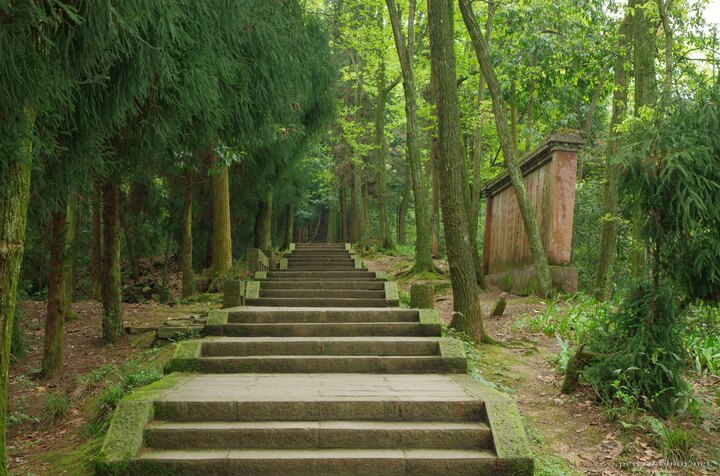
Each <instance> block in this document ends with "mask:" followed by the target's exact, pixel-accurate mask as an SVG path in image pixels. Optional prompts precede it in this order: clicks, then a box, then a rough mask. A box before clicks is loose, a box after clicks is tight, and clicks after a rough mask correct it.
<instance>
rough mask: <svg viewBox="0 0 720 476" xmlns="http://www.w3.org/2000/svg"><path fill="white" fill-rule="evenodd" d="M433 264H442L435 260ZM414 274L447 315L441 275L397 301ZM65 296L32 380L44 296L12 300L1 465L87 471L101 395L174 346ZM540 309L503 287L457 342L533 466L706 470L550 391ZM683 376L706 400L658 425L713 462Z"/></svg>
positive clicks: (203, 305)
mask: <svg viewBox="0 0 720 476" xmlns="http://www.w3.org/2000/svg"><path fill="white" fill-rule="evenodd" d="M366 263H367V264H368V266H369V268H370V269H372V270H377V271H388V272H389V273H390V277H391V279H392V276H393V275H394V274H396V273H398V272H402V271H404V270H406V269H407V268H409V266H410V264H411V262H410V260H409V259H408V258H407V257H393V256H385V255H377V256H374V257H370V258H367V259H366ZM436 264H437V265H438V267H439V268H440V269H441V270H444V271H445V273H447V264H446V263H443V262H440V261H438V262H436ZM176 280H177V276H173V279H172V280H171V283H173V286H171V288H173V289H174V288H177V286H175V285H174V284H175V283H174V281H176ZM419 280H422V281H425V282H427V281H432V282H434V284H435V285H436V289H437V294H436V303H435V306H436V308H437V309H438V310H439V311H440V314H441V317H442V318H443V320H444V321H445V322H446V323H449V321H450V316H451V313H452V293H451V290H450V285H449V281H448V278H447V275H444V276H436V275H428V276H415V277H412V278H401V279H400V282H399V285H400V289H401V301H402V300H403V299H406V298H407V295H406V294H404V293H406V292H407V291H409V287H410V284H411V283H412V282H414V281H419ZM174 291H175V292H177V289H174ZM206 296H207V295H201V297H203V298H204V297H206ZM498 296H499V291H497V290H495V291H489V292H484V293H482V295H481V300H482V304H483V308H484V315H485V316H488V315H489V313H490V309H491V307H492V306H493V304H494V303H495V300H496V299H497V297H498ZM210 297H211V298H213V299H215V301H213V300H209V301H208V302H193V303H184V304H177V305H172V306H168V305H164V304H158V303H155V302H152V301H150V302H147V303H141V304H125V305H124V311H125V321H126V322H132V323H135V324H136V325H143V326H156V325H160V324H162V322H163V321H165V320H166V319H169V318H172V317H177V316H181V315H186V314H195V313H199V312H202V311H204V310H207V309H210V308H212V307H217V305H218V304H217V295H215V296H210ZM201 301H203V299H201ZM73 307H74V309H75V311H76V312H77V314H78V319H77V320H75V321H72V322H68V323H67V324H66V342H65V368H64V370H63V372H62V374H61V375H59V376H58V377H56V378H53V379H50V380H41V379H39V378H38V377H37V370H38V369H39V367H40V361H41V357H42V335H43V325H44V320H45V312H46V304H45V303H44V302H40V301H28V302H25V303H24V305H23V308H24V309H23V310H24V317H23V320H22V327H23V330H24V332H25V337H26V341H27V343H28V353H27V356H26V357H24V358H23V359H21V360H20V361H19V362H17V363H15V364H14V365H12V366H11V369H10V409H9V410H10V418H9V422H10V432H9V440H8V450H9V457H10V461H9V463H10V474H14V475H39V474H53V475H54V474H68V475H87V474H92V464H91V463H92V457H93V455H94V454H95V453H96V452H97V450H98V449H99V445H100V444H101V441H102V440H101V437H102V434H103V431H104V430H103V428H104V426H103V425H106V424H107V420H108V415H109V413H110V411H111V407H112V403H113V402H116V401H117V400H118V399H119V398H120V397H121V396H122V395H123V394H124V393H126V392H127V391H129V390H131V389H132V388H134V387H135V386H140V385H142V384H144V383H149V381H152V380H153V379H156V378H160V377H161V375H162V365H163V364H164V363H165V362H166V361H167V360H168V359H169V358H170V357H171V355H172V352H173V349H174V345H164V346H159V347H153V346H152V345H151V344H152V341H153V335H152V334H140V335H124V336H123V337H122V338H121V339H120V340H119V341H118V342H117V343H116V344H114V345H111V346H103V345H101V342H100V334H101V330H100V329H101V321H100V318H101V305H100V304H99V303H97V302H95V301H83V302H79V303H76V304H74V306H73ZM546 308H547V306H546V303H545V302H543V301H542V300H540V299H538V298H533V297H529V298H528V297H525V298H524V297H519V296H513V295H510V296H508V305H507V308H506V311H505V313H504V315H503V316H502V317H500V318H490V317H486V319H485V325H486V327H487V329H488V331H489V333H490V334H491V335H492V336H493V337H494V338H495V339H496V340H498V341H499V345H491V346H480V347H477V346H473V345H471V344H469V343H466V350H468V351H469V353H468V356H469V360H470V367H471V372H472V373H473V375H474V376H475V377H476V378H478V379H480V380H483V381H485V382H486V383H488V384H490V385H492V386H495V387H496V388H498V389H499V390H501V391H504V392H507V393H508V394H510V395H511V396H512V398H513V399H515V401H516V402H517V403H518V406H519V408H520V411H521V413H522V414H523V416H524V418H525V423H526V427H527V430H528V433H529V436H530V440H531V444H532V447H533V451H534V452H535V456H536V461H537V471H536V474H538V475H548V476H549V475H553V476H555V475H558V476H559V475H576V474H587V475H621V474H638V473H641V474H688V475H690V474H715V473H713V472H712V471H713V469H711V468H710V467H707V466H694V467H688V468H684V469H683V468H679V467H667V466H662V464H663V461H664V459H663V456H662V454H661V452H660V450H659V448H658V447H657V446H656V443H657V438H656V437H655V436H654V435H653V434H652V433H651V432H650V430H649V429H648V428H647V425H644V424H643V423H642V419H641V418H629V417H628V416H626V415H620V416H618V417H616V418H614V419H612V420H611V419H609V417H608V414H607V412H606V410H605V408H604V407H603V406H602V405H600V404H599V403H598V402H597V399H596V398H595V395H594V394H593V392H592V390H591V389H590V388H589V386H582V387H581V388H580V390H579V392H577V393H576V394H574V395H569V396H568V395H562V394H561V393H560V386H561V384H562V374H561V373H560V372H558V370H557V368H556V367H557V362H556V359H557V355H558V354H559V353H560V352H561V351H562V347H561V345H560V343H559V341H558V340H557V339H556V338H554V337H548V336H546V335H545V334H543V333H533V332H528V331H527V330H526V329H525V328H523V326H518V325H517V324H518V323H519V322H522V321H523V319H527V317H528V316H533V315H537V314H542V313H544V312H545V310H546ZM691 377H692V376H689V378H691ZM692 384H693V390H694V392H695V393H696V394H697V395H700V396H702V398H703V401H704V402H705V403H706V409H705V411H704V413H703V416H702V421H697V422H696V421H694V420H692V419H689V418H675V419H673V421H672V422H668V425H669V426H670V425H672V427H673V428H683V429H686V430H687V431H689V432H692V433H696V435H697V442H696V443H695V445H694V449H693V451H692V457H693V460H694V461H696V462H697V463H707V462H711V461H718V460H720V450H719V449H718V448H720V433H719V432H718V430H717V429H718V428H719V427H720V410H718V404H719V403H720V380H719V379H716V378H715V379H713V378H712V377H709V378H705V379H697V378H695V379H694V380H693V381H692ZM715 468H717V467H715ZM715 470H716V469H715Z"/></svg>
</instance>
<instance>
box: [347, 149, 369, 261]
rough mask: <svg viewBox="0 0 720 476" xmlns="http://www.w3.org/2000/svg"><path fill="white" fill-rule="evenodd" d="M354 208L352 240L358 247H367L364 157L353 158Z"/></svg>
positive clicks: (351, 213) (362, 248)
mask: <svg viewBox="0 0 720 476" xmlns="http://www.w3.org/2000/svg"><path fill="white" fill-rule="evenodd" d="M351 204H352V210H351V211H350V241H352V242H353V243H355V245H356V247H357V249H359V250H361V251H364V250H366V249H367V236H368V232H367V224H366V223H365V206H364V205H365V202H364V200H363V182H362V159H357V160H353V188H352V200H351Z"/></svg>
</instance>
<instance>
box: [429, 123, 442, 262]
mask: <svg viewBox="0 0 720 476" xmlns="http://www.w3.org/2000/svg"><path fill="white" fill-rule="evenodd" d="M439 155H440V141H439V140H438V138H437V136H436V135H434V136H433V137H431V138H430V169H431V171H432V222H431V227H432V228H431V229H432V248H431V249H432V256H433V258H436V259H438V258H440V177H439V171H438V162H439V161H440V159H439V157H438V156H439Z"/></svg>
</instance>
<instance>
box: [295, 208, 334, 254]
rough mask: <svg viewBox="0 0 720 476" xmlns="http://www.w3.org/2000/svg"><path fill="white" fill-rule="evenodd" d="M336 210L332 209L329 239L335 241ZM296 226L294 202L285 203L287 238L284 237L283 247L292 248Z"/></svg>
mask: <svg viewBox="0 0 720 476" xmlns="http://www.w3.org/2000/svg"><path fill="white" fill-rule="evenodd" d="M335 217H336V214H335V210H333V209H331V210H330V223H329V224H328V241H330V242H332V241H335V238H336V236H335V235H336V230H335V228H336V227H335ZM294 228H295V211H294V209H293V204H292V203H288V204H287V205H285V233H284V235H285V238H284V239H283V249H288V248H290V243H292V242H293V230H294Z"/></svg>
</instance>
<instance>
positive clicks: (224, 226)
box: [204, 145, 232, 276]
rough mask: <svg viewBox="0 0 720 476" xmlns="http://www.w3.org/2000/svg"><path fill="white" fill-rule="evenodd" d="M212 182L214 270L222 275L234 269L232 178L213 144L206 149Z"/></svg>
mask: <svg viewBox="0 0 720 476" xmlns="http://www.w3.org/2000/svg"><path fill="white" fill-rule="evenodd" d="M204 154H205V158H206V160H207V163H209V172H208V173H209V174H210V176H211V183H212V203H213V221H212V223H213V229H212V270H213V272H214V273H217V274H218V275H220V276H225V275H227V274H228V273H229V272H230V270H231V269H232V240H231V238H230V182H229V180H230V178H229V176H228V168H227V166H222V165H219V164H218V156H217V153H216V152H215V150H214V149H213V146H212V145H209V146H208V147H207V148H206V149H205V152H204Z"/></svg>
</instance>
